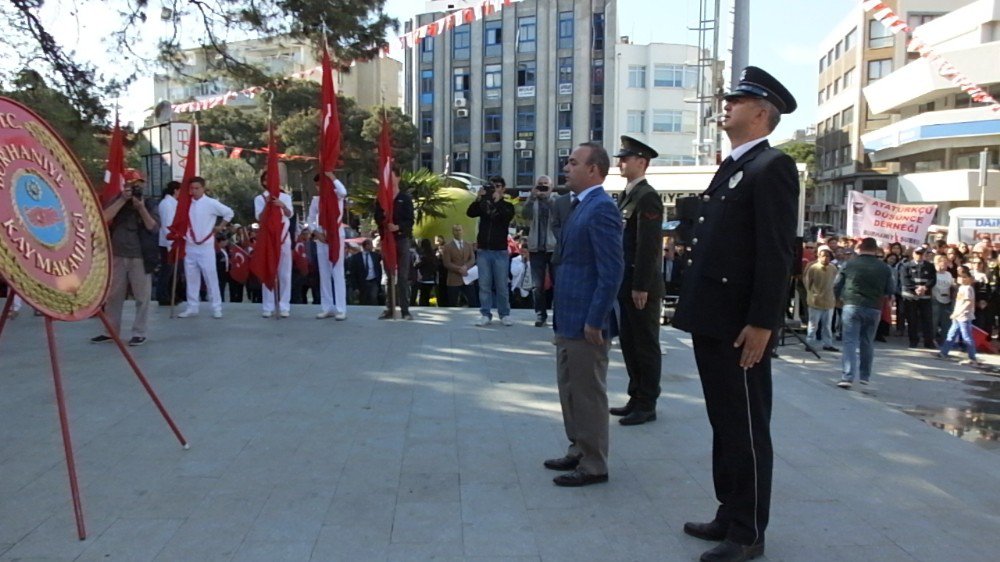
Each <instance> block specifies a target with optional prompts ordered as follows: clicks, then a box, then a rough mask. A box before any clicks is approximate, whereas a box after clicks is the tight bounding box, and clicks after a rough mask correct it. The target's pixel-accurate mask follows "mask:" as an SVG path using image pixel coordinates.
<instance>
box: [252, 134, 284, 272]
mask: <svg viewBox="0 0 1000 562" xmlns="http://www.w3.org/2000/svg"><path fill="white" fill-rule="evenodd" d="M267 135H268V141H267V195H266V196H265V201H264V211H263V212H262V213H261V214H260V221H259V223H260V232H259V233H258V234H257V242H256V243H255V244H254V247H253V253H252V254H251V255H250V271H253V274H254V275H256V276H257V278H258V279H260V282H261V283H263V284H264V285H266V286H267V288H268V289H271V290H272V291H275V290H277V289H276V286H277V281H278V260H280V259H281V237H282V235H283V234H284V232H282V230H284V225H283V222H282V220H281V214H282V210H281V209H280V208H279V207H277V206H275V205H272V204H271V200H274V199H277V198H278V197H279V196H280V195H281V189H280V187H279V185H280V183H281V178H280V177H279V174H278V147H277V143H276V142H275V140H274V123H269V124H268V127H267Z"/></svg>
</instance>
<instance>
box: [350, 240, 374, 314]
mask: <svg viewBox="0 0 1000 562" xmlns="http://www.w3.org/2000/svg"><path fill="white" fill-rule="evenodd" d="M347 270H348V272H349V275H350V276H351V282H352V284H353V285H354V286H355V287H357V289H358V293H359V294H358V298H359V300H360V301H361V304H363V305H377V304H378V288H379V285H380V284H381V283H382V256H381V255H379V254H376V253H375V252H374V251H372V241H371V240H368V239H365V241H364V242H363V243H362V245H361V251H360V252H358V253H356V254H354V255H353V256H351V257H349V258H347Z"/></svg>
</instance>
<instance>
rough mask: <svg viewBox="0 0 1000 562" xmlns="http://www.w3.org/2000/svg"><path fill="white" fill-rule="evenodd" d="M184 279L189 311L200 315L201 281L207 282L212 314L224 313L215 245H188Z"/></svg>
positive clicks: (185, 253)
mask: <svg viewBox="0 0 1000 562" xmlns="http://www.w3.org/2000/svg"><path fill="white" fill-rule="evenodd" d="M184 279H185V282H186V283H187V311H188V312H190V313H194V314H197V313H198V293H199V292H200V290H201V281H204V282H205V288H206V289H207V292H208V302H209V303H210V304H211V305H212V312H213V313H214V312H219V313H221V312H222V293H220V292H219V275H218V273H216V269H215V243H214V241H213V242H211V243H208V244H205V245H204V246H195V245H194V244H191V243H188V245H187V248H185V250H184Z"/></svg>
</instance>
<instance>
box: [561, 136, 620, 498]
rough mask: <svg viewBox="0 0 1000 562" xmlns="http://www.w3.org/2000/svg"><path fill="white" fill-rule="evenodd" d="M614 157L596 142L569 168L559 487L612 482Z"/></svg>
mask: <svg viewBox="0 0 1000 562" xmlns="http://www.w3.org/2000/svg"><path fill="white" fill-rule="evenodd" d="M610 167H611V159H610V158H609V157H608V153H607V151H606V150H604V148H603V147H602V146H601V145H600V144H597V143H593V142H586V143H583V144H581V145H580V146H578V147H577V148H576V150H574V151H573V153H572V154H571V155H570V157H569V160H568V162H567V164H566V167H565V168H564V171H565V172H566V185H567V187H569V188H570V190H571V191H572V193H573V194H572V198H573V199H572V210H571V212H570V214H569V216H568V217H567V219H566V220H565V222H564V223H563V224H562V230H561V232H560V235H559V236H560V248H561V255H560V263H559V275H556V286H555V303H554V306H553V309H554V316H553V322H552V326H553V329H554V330H555V345H556V376H557V380H558V384H559V402H560V403H561V405H562V413H563V425H564V427H565V429H566V437H567V438H568V439H569V443H570V445H569V449H568V450H567V451H566V455H565V456H563V457H561V458H556V459H549V460H547V461H545V463H544V465H545V467H546V468H549V469H552V470H561V471H571V472H568V473H567V474H561V475H559V476H557V477H556V478H555V479H553V482H555V484H556V485H557V486H586V485H589V484H597V483H599V482H607V481H608V416H609V414H608V389H607V377H608V350H609V348H610V347H611V341H610V337H609V334H608V330H609V327H610V317H611V309H612V306H613V304H614V302H615V298H616V297H617V295H618V288H619V286H620V285H621V282H622V274H623V272H624V269H625V265H624V258H623V255H622V253H623V251H622V220H621V214H620V213H619V212H618V206H617V205H615V202H614V201H613V200H612V199H611V197H609V196H608V194H607V193H605V192H604V188H603V187H602V186H601V184H602V183H603V182H604V178H605V177H607V175H608V169H609V168H610Z"/></svg>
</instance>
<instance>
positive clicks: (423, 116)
mask: <svg viewBox="0 0 1000 562" xmlns="http://www.w3.org/2000/svg"><path fill="white" fill-rule="evenodd" d="M420 138H421V139H422V140H424V141H426V140H427V139H431V141H433V140H434V112H433V111H421V112H420Z"/></svg>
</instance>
